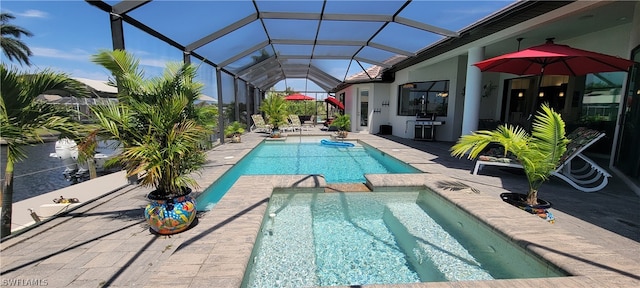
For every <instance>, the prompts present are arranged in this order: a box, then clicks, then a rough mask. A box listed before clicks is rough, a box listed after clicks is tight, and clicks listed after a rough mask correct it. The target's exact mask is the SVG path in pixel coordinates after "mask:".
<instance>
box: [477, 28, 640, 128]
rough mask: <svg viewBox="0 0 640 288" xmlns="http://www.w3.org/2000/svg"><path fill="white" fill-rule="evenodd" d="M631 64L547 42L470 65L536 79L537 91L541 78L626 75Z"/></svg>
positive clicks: (621, 59)
mask: <svg viewBox="0 0 640 288" xmlns="http://www.w3.org/2000/svg"><path fill="white" fill-rule="evenodd" d="M633 64H634V62H633V61H631V60H627V59H623V58H620V57H615V56H611V55H607V54H601V53H596V52H592V51H587V50H582V49H577V48H572V47H569V46H567V45H560V44H555V43H553V39H552V38H550V39H547V43H545V44H542V45H538V46H534V47H530V48H528V49H524V50H521V51H518V52H513V53H508V54H504V55H501V56H497V57H494V58H491V59H487V60H484V61H480V62H478V63H475V64H473V65H475V66H477V67H478V68H480V71H483V72H484V71H489V72H504V73H511V74H516V75H539V76H540V77H539V79H538V87H537V88H538V89H540V85H541V81H542V75H570V76H579V75H586V74H590V73H600V72H615V71H628V70H629V67H631V65H633ZM536 98H537V97H534V102H533V107H536V104H537V103H536V101H537V99H536ZM534 110H535V108H534ZM534 112H535V111H533V110H532V111H531V113H530V114H529V118H528V119H529V120H530V119H531V116H532V115H533V113H534Z"/></svg>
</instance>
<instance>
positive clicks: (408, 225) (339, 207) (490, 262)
mask: <svg viewBox="0 0 640 288" xmlns="http://www.w3.org/2000/svg"><path fill="white" fill-rule="evenodd" d="M445 216H446V217H445ZM564 275H565V274H564V273H562V272H561V271H560V270H559V269H557V268H554V267H553V266H552V265H550V264H549V263H544V262H543V261H542V260H540V259H539V258H536V257H535V256H533V255H530V254H527V253H526V252H525V251H524V250H522V249H521V248H519V247H517V246H516V245H514V244H512V243H511V242H509V241H507V240H506V239H504V238H502V237H500V236H499V235H497V234H495V232H492V231H491V230H490V229H488V228H487V227H486V226H483V225H482V224H480V223H479V222H478V221H477V220H474V219H473V218H471V217H470V216H469V215H468V214H466V213H465V212H463V211H460V210H459V209H458V208H456V207H454V206H453V205H452V204H449V203H448V202H447V201H445V200H444V199H442V198H440V197H439V196H437V195H435V194H434V193H433V192H432V191H429V190H422V191H410V192H366V193H353V192H350V193H274V194H273V195H272V197H271V199H270V201H269V206H268V208H267V212H266V215H265V217H264V221H263V224H262V227H261V230H260V234H259V236H258V239H257V241H256V245H255V246H254V250H253V253H252V256H251V261H250V263H249V267H248V269H247V272H246V273H245V278H244V280H243V285H242V286H243V287H312V286H336V285H341V286H347V285H365V284H399V283H415V282H443V281H465V280H492V279H513V278H538V277H557V276H564Z"/></svg>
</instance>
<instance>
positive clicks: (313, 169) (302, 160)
mask: <svg viewBox="0 0 640 288" xmlns="http://www.w3.org/2000/svg"><path fill="white" fill-rule="evenodd" d="M291 138H292V139H288V140H287V141H286V142H283V141H277V142H276V141H266V142H262V143H260V144H259V145H258V146H257V147H256V148H255V149H253V150H252V151H251V152H250V153H249V154H247V156H245V157H244V158H243V159H242V160H240V161H239V162H238V163H237V164H236V165H234V166H233V167H232V168H231V169H229V171H227V172H226V173H225V174H224V175H222V176H221V177H220V179H218V180H217V181H215V182H214V183H213V184H212V185H211V186H209V187H208V188H207V189H205V191H204V192H203V193H202V194H201V195H200V196H198V198H197V199H196V200H197V203H198V204H197V209H198V210H199V211H204V210H210V209H211V208H212V207H213V206H214V205H215V203H218V201H220V199H221V198H222V196H224V194H225V193H226V192H227V191H228V190H229V188H231V186H233V183H235V182H236V180H238V178H239V177H240V176H242V175H298V174H303V175H323V176H324V178H325V181H326V182H327V183H364V182H365V181H366V179H365V177H364V174H388V173H420V172H421V171H420V170H418V169H415V168H413V167H412V166H410V165H408V164H406V163H404V162H401V161H399V160H397V159H395V158H393V157H391V156H389V155H387V154H386V153H384V152H382V151H380V150H378V149H375V148H373V147H371V146H368V145H366V144H361V143H358V142H350V143H354V144H355V146H354V147H334V146H326V145H321V144H320V139H321V138H317V137H309V138H305V137H291ZM294 138H295V139H297V140H293V139H294Z"/></svg>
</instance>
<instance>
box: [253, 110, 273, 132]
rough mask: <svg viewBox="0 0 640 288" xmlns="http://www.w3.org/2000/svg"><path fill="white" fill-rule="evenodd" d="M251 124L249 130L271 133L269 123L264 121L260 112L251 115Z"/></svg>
mask: <svg viewBox="0 0 640 288" xmlns="http://www.w3.org/2000/svg"><path fill="white" fill-rule="evenodd" d="M251 120H253V125H251V127H250V128H249V131H260V132H265V133H271V125H269V124H267V123H266V122H264V118H262V115H260V114H253V115H251Z"/></svg>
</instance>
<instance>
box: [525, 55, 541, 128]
mask: <svg viewBox="0 0 640 288" xmlns="http://www.w3.org/2000/svg"><path fill="white" fill-rule="evenodd" d="M542 77H544V66H542V68H541V69H540V77H538V86H537V89H536V93H535V94H533V106H532V107H531V112H529V117H527V125H528V126H529V127H527V128H528V129H529V130H531V127H532V119H533V114H535V113H536V111H537V110H538V107H536V106H537V105H538V97H539V95H540V88H541V87H540V86H541V85H542Z"/></svg>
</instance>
